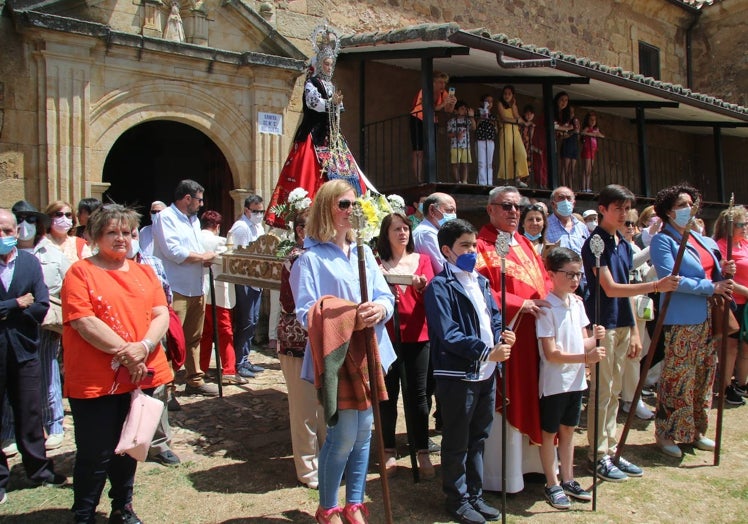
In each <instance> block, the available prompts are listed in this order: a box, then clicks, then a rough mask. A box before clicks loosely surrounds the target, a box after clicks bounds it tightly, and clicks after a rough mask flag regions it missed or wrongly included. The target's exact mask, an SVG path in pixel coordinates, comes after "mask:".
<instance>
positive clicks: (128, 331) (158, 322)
mask: <svg viewBox="0 0 748 524" xmlns="http://www.w3.org/2000/svg"><path fill="white" fill-rule="evenodd" d="M138 221H139V215H138V213H136V212H135V211H133V210H131V209H127V208H125V207H123V206H120V205H116V204H110V205H106V206H103V207H102V208H101V209H100V210H99V211H97V212H96V213H94V214H93V215H91V218H90V219H89V222H88V231H89V233H90V237H91V239H92V243H93V245H94V247H95V248H96V250H97V253H96V255H94V256H92V257H89V258H87V259H85V260H80V261H78V262H76V263H75V264H73V265H72V266H71V267H70V270H69V271H68V273H67V275H66V277H65V281H64V282H63V285H62V293H61V298H62V312H63V322H64V325H63V332H62V343H63V346H64V348H65V352H64V364H65V386H64V394H65V396H66V397H68V398H69V399H70V409H71V411H72V413H73V421H74V423H75V445H76V458H75V466H74V469H73V476H74V490H73V494H74V502H73V513H74V514H75V522H80V523H93V522H95V519H96V506H97V505H98V503H99V498H100V497H101V491H102V490H103V489H104V484H105V482H106V480H107V478H108V479H109V481H110V483H111V489H110V490H109V496H110V497H111V499H112V512H111V514H110V516H109V522H110V523H111V522H121V523H127V524H134V523H138V522H140V520H139V519H138V517H137V515H135V513H134V511H133V509H132V494H133V485H134V483H135V469H136V466H137V462H136V461H135V459H134V458H132V457H130V456H129V455H116V454H115V453H114V449H115V447H116V446H117V443H118V441H119V438H120V433H121V432H122V425H123V423H124V421H125V417H127V414H128V412H129V410H130V394H129V393H130V392H131V391H132V390H134V389H135V388H136V387H138V385H140V386H141V387H143V388H149V389H144V391H145V392H146V393H149V392H152V389H150V388H155V387H156V386H159V385H161V384H166V383H168V382H171V380H172V379H173V376H172V372H171V368H170V367H169V365H168V363H167V361H166V355H165V353H164V351H162V350H161V349H160V345H159V343H158V342H159V341H160V340H161V338H162V337H163V336H164V334H165V333H166V328H167V327H168V324H169V313H168V310H167V306H166V296H165V295H164V291H163V288H162V287H161V283H160V282H159V280H158V278H157V277H156V274H155V273H154V272H153V269H152V268H151V267H150V266H147V265H144V264H138V263H136V262H133V261H130V260H128V259H127V253H128V251H129V250H130V248H131V242H132V237H131V232H132V230H133V229H134V228H136V227H137V226H138Z"/></svg>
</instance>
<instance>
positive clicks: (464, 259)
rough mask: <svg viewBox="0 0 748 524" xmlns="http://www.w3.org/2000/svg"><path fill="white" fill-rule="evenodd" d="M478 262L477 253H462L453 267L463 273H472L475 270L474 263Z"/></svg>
mask: <svg viewBox="0 0 748 524" xmlns="http://www.w3.org/2000/svg"><path fill="white" fill-rule="evenodd" d="M477 260H478V253H463V254H462V255H460V256H459V257H457V260H455V266H457V267H459V268H460V269H462V270H463V271H467V272H468V273H472V272H473V269H475V262H476V261H477Z"/></svg>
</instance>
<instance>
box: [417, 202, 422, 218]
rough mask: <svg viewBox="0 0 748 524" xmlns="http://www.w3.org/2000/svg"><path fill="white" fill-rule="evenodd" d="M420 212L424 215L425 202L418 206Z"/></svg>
mask: <svg viewBox="0 0 748 524" xmlns="http://www.w3.org/2000/svg"><path fill="white" fill-rule="evenodd" d="M418 212H419V213H421V214H422V215H423V202H421V203H420V204H418Z"/></svg>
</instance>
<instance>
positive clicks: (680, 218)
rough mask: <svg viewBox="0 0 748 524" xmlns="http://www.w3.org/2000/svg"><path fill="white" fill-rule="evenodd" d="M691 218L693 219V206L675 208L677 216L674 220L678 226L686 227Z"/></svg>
mask: <svg viewBox="0 0 748 524" xmlns="http://www.w3.org/2000/svg"><path fill="white" fill-rule="evenodd" d="M689 220H691V208H690V207H683V208H681V209H676V210H675V218H674V219H673V222H675V225H676V226H678V227H686V226H687V225H688V221H689Z"/></svg>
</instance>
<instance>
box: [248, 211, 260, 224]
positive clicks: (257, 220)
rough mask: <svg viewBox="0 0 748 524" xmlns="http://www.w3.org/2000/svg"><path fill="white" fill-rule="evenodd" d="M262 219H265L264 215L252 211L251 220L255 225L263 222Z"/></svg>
mask: <svg viewBox="0 0 748 524" xmlns="http://www.w3.org/2000/svg"><path fill="white" fill-rule="evenodd" d="M262 219H263V216H262V215H258V214H257V213H252V216H250V217H249V221H250V222H252V223H253V224H254V225H257V224H261V223H262Z"/></svg>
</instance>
